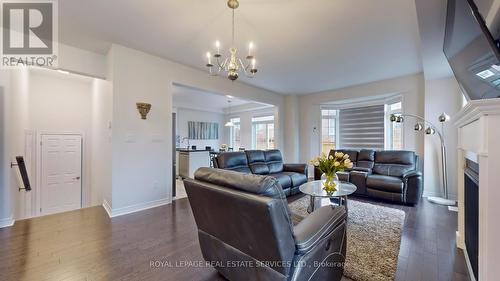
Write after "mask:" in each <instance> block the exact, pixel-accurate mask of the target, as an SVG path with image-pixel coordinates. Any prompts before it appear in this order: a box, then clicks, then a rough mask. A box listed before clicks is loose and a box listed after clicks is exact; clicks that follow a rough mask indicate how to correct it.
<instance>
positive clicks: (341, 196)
mask: <svg viewBox="0 0 500 281" xmlns="http://www.w3.org/2000/svg"><path fill="white" fill-rule="evenodd" d="M299 189H300V191H301V192H302V193H304V194H307V195H309V196H310V197H311V201H310V204H309V207H308V208H307V212H309V213H312V212H313V211H314V208H315V201H316V199H317V198H328V199H332V198H338V200H339V206H342V205H343V206H345V211H346V213H347V196H348V195H351V194H353V193H354V192H356V189H357V188H356V186H355V185H354V184H352V183H350V182H345V181H341V182H340V183H339V184H338V186H337V190H336V191H335V192H332V193H326V191H325V190H324V189H323V181H321V180H317V181H310V182H306V183H304V184H303V185H301V186H300V187H299Z"/></svg>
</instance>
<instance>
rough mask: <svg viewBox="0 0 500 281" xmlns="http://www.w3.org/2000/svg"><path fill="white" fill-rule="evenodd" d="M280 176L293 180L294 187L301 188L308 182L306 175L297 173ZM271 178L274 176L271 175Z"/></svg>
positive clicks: (285, 173) (286, 173) (284, 173)
mask: <svg viewBox="0 0 500 281" xmlns="http://www.w3.org/2000/svg"><path fill="white" fill-rule="evenodd" d="M280 174H283V175H287V176H289V177H290V179H291V180H292V186H293V187H297V186H300V185H301V184H304V183H306V182H307V177H306V175H304V174H300V173H295V172H281V173H280ZM271 176H272V174H271Z"/></svg>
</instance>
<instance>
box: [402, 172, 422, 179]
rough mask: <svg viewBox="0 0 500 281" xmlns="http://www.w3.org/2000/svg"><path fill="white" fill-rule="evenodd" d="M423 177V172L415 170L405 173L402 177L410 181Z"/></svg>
mask: <svg viewBox="0 0 500 281" xmlns="http://www.w3.org/2000/svg"><path fill="white" fill-rule="evenodd" d="M421 176H422V172H419V171H416V170H413V171H409V172H406V173H404V174H403V175H402V176H401V177H402V178H403V179H408V178H411V177H421Z"/></svg>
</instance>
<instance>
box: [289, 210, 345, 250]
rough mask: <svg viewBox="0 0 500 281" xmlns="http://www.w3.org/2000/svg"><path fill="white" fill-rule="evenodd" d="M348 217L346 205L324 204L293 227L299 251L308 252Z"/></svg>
mask: <svg viewBox="0 0 500 281" xmlns="http://www.w3.org/2000/svg"><path fill="white" fill-rule="evenodd" d="M346 218H347V214H346V210H345V208H344V207H335V206H331V205H329V206H323V207H321V208H319V209H317V210H316V211H314V212H312V213H311V214H310V215H309V216H307V217H306V218H305V219H304V220H303V221H301V222H300V223H299V224H298V225H296V226H295V227H294V228H293V232H294V235H295V239H296V246H297V251H298V252H299V253H305V252H308V251H309V250H310V249H311V248H313V247H314V246H315V245H316V244H317V243H318V242H319V241H321V240H322V239H323V238H324V237H326V236H329V235H330V234H331V233H332V231H334V230H335V229H336V228H337V227H338V226H339V225H341V224H342V223H344V222H345V220H346Z"/></svg>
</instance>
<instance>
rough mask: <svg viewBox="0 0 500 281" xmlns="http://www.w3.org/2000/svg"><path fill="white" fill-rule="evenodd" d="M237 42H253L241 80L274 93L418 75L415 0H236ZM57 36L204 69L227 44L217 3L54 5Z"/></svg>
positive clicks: (223, 13) (169, 0)
mask: <svg viewBox="0 0 500 281" xmlns="http://www.w3.org/2000/svg"><path fill="white" fill-rule="evenodd" d="M240 3H241V4H240V8H239V9H237V10H236V43H237V44H236V45H237V47H238V48H240V49H241V50H244V49H245V46H246V45H247V43H248V42H249V41H253V42H254V43H255V45H256V55H257V65H258V68H259V72H258V74H257V77H255V78H253V79H249V78H243V79H242V80H243V82H245V83H249V84H252V85H254V86H257V87H261V88H265V89H268V90H272V91H275V92H278V93H282V94H305V93H312V92H318V91H323V90H329V89H337V88H342V87H347V86H351V85H356V84H362V83H367V82H372V81H377V80H382V79H388V78H393V77H397V76H403V75H407V74H413V73H417V72H420V71H422V63H421V55H420V39H419V33H418V26H417V16H416V10H415V2H414V0H377V1H373V0H335V1H333V0H316V1H310V0H309V1H308V0H241V1H240ZM59 15H60V17H59V32H60V35H59V39H60V41H61V42H63V43H66V44H69V45H72V46H76V47H79V48H83V49H87V50H90V51H94V52H99V53H103V54H105V53H106V52H107V51H108V49H109V47H110V44H111V42H114V43H117V44H121V45H124V46H127V47H131V48H135V49H139V50H142V51H145V52H148V53H152V54H155V55H158V56H161V57H164V58H168V59H171V60H174V61H177V62H180V63H183V64H186V65H190V66H193V67H196V68H200V69H204V64H205V60H204V54H205V53H206V52H207V51H208V50H209V49H210V48H211V47H213V44H214V42H215V40H216V39H218V40H220V41H221V43H222V44H223V47H226V48H227V47H228V42H230V38H231V28H230V22H231V13H230V10H229V8H227V6H226V1H225V0H185V1H178V0H141V1H138V0H106V1H103V0H86V1H84V3H83V1H81V0H64V1H59Z"/></svg>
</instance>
